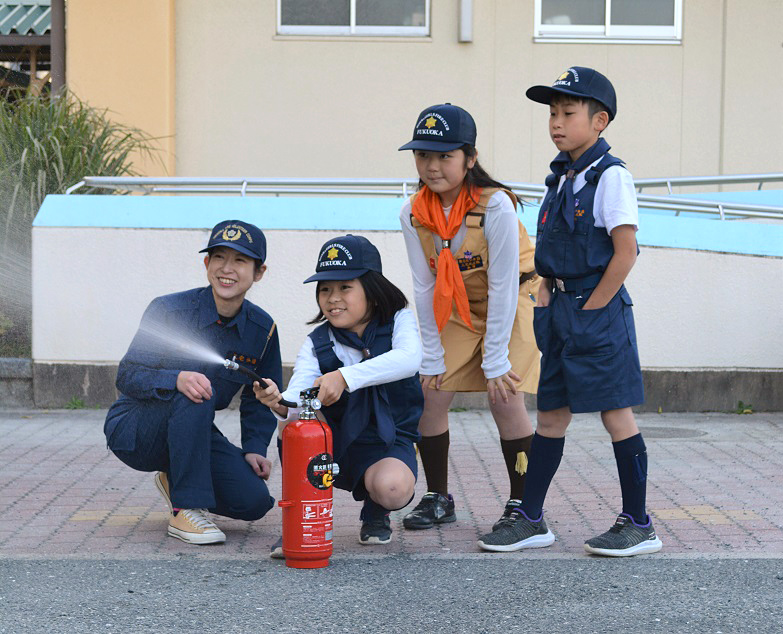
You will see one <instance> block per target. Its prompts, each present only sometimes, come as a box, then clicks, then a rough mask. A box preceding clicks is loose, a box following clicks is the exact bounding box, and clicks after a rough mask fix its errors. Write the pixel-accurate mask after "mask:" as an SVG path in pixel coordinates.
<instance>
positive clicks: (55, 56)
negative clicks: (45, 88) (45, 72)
mask: <svg viewBox="0 0 783 634" xmlns="http://www.w3.org/2000/svg"><path fill="white" fill-rule="evenodd" d="M51 42H52V44H51V56H52V57H51V59H52V94H54V95H57V94H59V93H60V92H62V90H63V89H64V88H65V0H52V31H51Z"/></svg>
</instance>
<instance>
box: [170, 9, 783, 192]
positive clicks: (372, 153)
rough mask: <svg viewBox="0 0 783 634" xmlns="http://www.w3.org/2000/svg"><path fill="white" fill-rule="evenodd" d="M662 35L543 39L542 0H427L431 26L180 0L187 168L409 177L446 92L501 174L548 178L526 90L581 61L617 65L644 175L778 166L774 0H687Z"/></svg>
mask: <svg viewBox="0 0 783 634" xmlns="http://www.w3.org/2000/svg"><path fill="white" fill-rule="evenodd" d="M683 5H684V9H683V39H682V44H680V45H667V44H643V43H640V44H601V43H595V44H576V43H573V44H562V43H534V42H533V24H534V2H533V0H497V1H495V2H480V1H475V2H474V3H473V7H474V29H473V30H474V41H473V42H472V43H459V42H458V38H457V34H458V19H459V11H458V6H459V3H457V2H454V0H432V19H431V23H432V31H431V37H430V38H422V39H414V38H368V37H365V38H349V37H328V38H324V37H312V36H308V37H303V36H299V37H296V36H277V35H276V34H275V24H276V3H275V2H272V1H271V0H270V1H268V2H257V1H256V0H235V1H234V2H232V3H230V4H227V3H217V2H211V1H209V0H179V1H178V2H177V14H176V24H177V41H176V46H177V60H178V62H177V81H176V111H177V132H178V135H177V174H179V175H183V176H184V175H187V176H238V175H245V176H281V177H282V176H285V177H294V176H300V177H410V176H413V175H414V172H413V166H412V162H411V159H410V156H409V154H408V153H398V152H397V151H396V149H397V147H398V146H399V145H401V144H402V143H403V142H405V141H406V140H408V137H409V135H410V133H411V130H412V127H413V123H414V121H415V118H416V115H417V114H418V112H419V111H420V110H421V109H423V108H425V107H426V106H428V105H431V104H433V103H439V102H444V101H451V102H453V103H456V104H459V105H462V106H464V107H466V108H467V109H468V110H469V111H470V112H471V113H472V114H473V115H474V116H475V118H476V120H477V123H478V131H479V135H478V147H479V152H480V155H481V160H482V162H483V163H484V164H485V166H486V167H487V168H488V169H490V170H491V171H492V172H493V174H495V175H496V176H498V177H501V178H504V179H507V180H515V181H532V182H541V181H542V180H543V178H544V177H545V176H546V173H547V169H548V167H547V166H548V163H549V161H550V160H551V158H552V156H553V153H554V148H553V146H552V144H551V142H550V140H549V137H548V132H547V126H546V120H547V111H546V107H544V106H541V105H539V104H534V103H532V102H530V101H528V100H527V99H526V98H525V97H524V90H525V89H526V88H527V87H528V86H530V85H532V84H534V83H545V84H548V83H551V82H552V81H553V80H554V78H555V77H557V75H558V74H559V73H560V72H562V71H563V70H564V69H565V68H567V67H568V66H569V65H585V66H593V67H595V68H597V69H599V70H601V71H602V72H604V73H606V74H607V75H608V76H609V77H610V78H611V79H612V80H613V82H614V84H615V87H616V89H617V93H618V103H619V114H618V118H617V119H616V121H615V122H613V123H612V125H611V126H610V128H609V130H608V132H607V138H608V140H609V142H610V143H611V144H612V145H613V147H614V148H615V150H616V152H617V154H618V155H620V156H622V157H623V158H624V159H625V160H626V161H627V162H628V165H629V167H630V169H631V171H632V172H633V173H634V175H635V176H637V177H652V176H678V175H682V176H689V175H710V174H718V173H736V172H772V171H783V126H782V125H780V123H779V121H778V119H777V109H778V104H779V103H781V102H782V101H783V82H781V81H780V79H781V77H780V70H779V69H780V68H781V66H783V64H781V62H783V60H781V56H783V48H781V39H780V28H779V27H780V25H781V24H783V3H781V2H779V0H684V2H683Z"/></svg>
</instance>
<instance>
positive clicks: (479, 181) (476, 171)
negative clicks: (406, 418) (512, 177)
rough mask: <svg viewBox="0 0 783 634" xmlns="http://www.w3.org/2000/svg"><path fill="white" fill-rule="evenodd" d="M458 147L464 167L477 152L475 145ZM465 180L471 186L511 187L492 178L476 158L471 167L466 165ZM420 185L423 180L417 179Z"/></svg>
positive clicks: (420, 185) (422, 183) (420, 186)
mask: <svg viewBox="0 0 783 634" xmlns="http://www.w3.org/2000/svg"><path fill="white" fill-rule="evenodd" d="M459 149H460V150H462V151H463V152H464V153H465V167H467V164H468V161H469V160H470V159H472V158H473V157H474V156H476V154H477V153H478V152H477V151H476V147H475V146H473V145H468V144H466V145H463V146H462V147H461V148H459ZM465 182H466V183H467V184H468V185H470V186H472V187H482V188H483V187H497V188H498V189H508V190H509V191H510V190H511V188H510V187H508V186H507V185H504V184H503V183H501V182H500V181H496V180H495V179H494V178H492V177H491V176H490V175H489V173H488V172H487V170H485V169H484V168H483V167H482V166H481V163H479V162H478V160H476V162H475V163H473V167H468V173H467V174H465ZM422 187H424V181H423V180H421V179H419V189H421V188H422ZM477 202H478V201H477Z"/></svg>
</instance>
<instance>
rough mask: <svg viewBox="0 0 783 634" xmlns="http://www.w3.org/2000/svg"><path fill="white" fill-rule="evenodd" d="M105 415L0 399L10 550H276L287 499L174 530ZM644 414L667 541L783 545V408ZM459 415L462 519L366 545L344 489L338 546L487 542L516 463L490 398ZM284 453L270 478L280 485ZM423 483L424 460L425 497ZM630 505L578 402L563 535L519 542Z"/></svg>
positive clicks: (559, 491)
mask: <svg viewBox="0 0 783 634" xmlns="http://www.w3.org/2000/svg"><path fill="white" fill-rule="evenodd" d="M104 416H105V411H103V410H80V411H40V410H30V411H11V410H0V439H2V440H0V509H4V512H3V513H2V515H0V556H3V555H4V556H20V555H22V556H24V555H28V554H29V555H35V556H58V555H77V556H78V555H86V556H96V555H98V556H111V557H115V556H119V557H139V556H150V555H152V556H155V555H160V556H171V555H176V554H187V555H194V554H196V555H199V556H200V555H205V556H238V557H257V556H259V555H260V556H265V555H266V552H267V551H268V547H269V544H271V543H272V542H273V541H274V540H275V539H276V538H277V536H278V535H279V533H280V510H279V508H275V509H274V510H273V511H272V512H270V513H269V515H267V516H266V517H264V518H263V519H261V520H259V521H257V522H252V523H247V522H241V521H237V520H230V519H226V518H217V522H218V525H219V526H220V527H221V528H222V529H223V530H224V532H225V533H226V535H227V536H228V541H227V543H226V544H224V545H220V546H209V547H201V548H199V547H196V546H191V545H187V544H183V543H182V542H180V541H178V540H175V539H171V538H168V537H167V536H166V518H167V514H166V512H165V510H166V509H165V506H164V503H163V501H162V500H161V498H160V497H159V495H158V493H157V491H156V489H155V487H154V485H153V483H152V475H151V474H147V473H138V472H135V471H132V470H131V469H129V468H128V467H126V466H124V465H123V464H122V463H120V462H119V460H117V459H116V458H115V457H114V456H113V455H111V454H110V453H109V452H108V451H107V450H106V447H105V441H104V439H103V435H102V431H101V430H102V426H103V418H104ZM638 420H639V424H640V427H641V428H642V431H643V433H644V435H645V439H646V442H647V446H648V453H649V455H650V486H649V490H648V506H649V508H650V509H651V511H650V512H651V514H652V515H653V517H654V520H655V525H656V529H657V530H658V533H659V535H660V536H661V539H662V540H663V542H664V551H663V554H664V555H673V556H678V557H683V556H685V557H689V556H690V557H693V556H697V557H698V556H719V557H720V556H724V557H737V556H743V555H746V556H756V557H758V556H782V555H783V433H782V432H783V414H753V415H750V416H735V415H729V414H662V415H656V414H645V415H640V416H639V418H638ZM451 421H452V422H451V429H452V433H451V438H452V445H451V447H452V450H451V474H450V477H451V489H452V492H453V494H454V496H455V498H456V501H457V509H458V513H457V515H458V521H457V522H456V523H454V524H450V525H448V526H446V527H444V528H436V529H432V530H428V531H421V532H408V531H404V530H402V515H403V513H404V512H396V513H394V514H393V526H394V537H393V540H392V543H391V544H390V545H389V546H386V547H378V546H375V547H365V546H361V545H360V544H359V543H358V539H357V537H358V530H359V520H358V514H359V508H360V506H359V504H358V503H357V502H354V501H353V499H352V498H351V497H350V495H349V494H347V493H346V492H343V491H337V492H336V496H335V540H334V549H335V555H336V556H338V557H339V556H354V555H358V556H371V557H372V556H386V555H389V554H394V553H406V554H417V555H436V556H437V555H440V556H453V555H455V554H457V555H461V554H465V553H478V552H480V551H479V550H478V548H477V546H476V538H477V537H478V536H479V535H480V534H482V533H483V532H485V531H486V530H487V528H488V527H489V526H490V525H491V524H492V523H493V522H494V521H495V520H496V519H497V517H498V516H499V515H500V512H501V510H502V506H503V504H504V502H505V499H506V497H507V493H508V492H507V486H508V485H507V478H506V475H505V467H504V465H503V461H502V457H501V454H500V448H499V443H498V438H497V432H496V430H495V426H494V423H493V422H492V419H491V417H490V416H489V413H488V412H486V411H480V410H472V411H466V412H459V413H453V414H452V418H451ZM218 424H219V426H220V427H221V429H223V430H224V432H225V433H226V435H227V436H228V437H229V438H231V439H232V440H234V441H235V442H236V439H237V437H238V433H239V429H238V428H239V425H238V413H237V412H236V411H225V412H221V413H220V417H219V420H218ZM275 453H276V452H275ZM274 458H275V461H276V455H275V456H274ZM275 466H276V470H275V472H274V475H273V479H272V481H271V485H270V486H271V488H272V491H273V493H274V494H275V497H279V492H280V480H279V469H278V468H277V466H278V465H275ZM424 491H425V486H424V481H423V474H422V478H421V479H420V482H419V484H418V486H417V493H416V498H417V499H418V497H419V496H420V495H421V494H423V493H424ZM619 505H620V501H619V485H618V484H617V474H616V470H615V463H614V458H613V454H612V449H611V446H610V443H609V439H608V435H607V434H606V433H605V432H604V431H603V428H602V427H601V424H600V420H599V418H598V417H597V416H594V415H579V416H577V417H576V418H575V421H574V423H573V424H572V426H571V430H570V432H569V436H568V438H567V441H566V448H565V455H564V458H563V462H562V465H561V467H560V470H559V471H558V474H557V475H556V477H555V480H554V483H553V486H552V488H551V490H550V494H549V497H548V499H547V505H546V511H547V519H548V523H549V525H550V527H551V528H552V530H553V531H554V532H555V534H556V535H557V538H558V541H557V542H556V543H555V544H554V546H552V547H551V548H547V549H541V550H538V551H527V552H524V553H520V554H517V555H512V556H517V557H564V556H566V557H568V556H586V555H584V551H583V549H582V543H583V542H584V540H585V539H586V538H588V537H592V536H593V535H595V534H598V533H600V532H603V531H604V530H606V529H607V528H609V526H610V525H611V524H612V522H613V520H614V517H615V515H616V513H617V512H618V510H619ZM409 508H410V507H409ZM481 556H482V557H497V556H503V555H495V554H491V553H484V554H482V555H481Z"/></svg>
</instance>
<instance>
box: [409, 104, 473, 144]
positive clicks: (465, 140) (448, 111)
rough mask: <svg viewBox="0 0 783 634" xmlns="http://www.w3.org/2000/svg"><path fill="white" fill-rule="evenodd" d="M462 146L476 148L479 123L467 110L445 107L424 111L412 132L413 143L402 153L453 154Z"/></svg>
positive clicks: (450, 106) (410, 142) (438, 106)
mask: <svg viewBox="0 0 783 634" xmlns="http://www.w3.org/2000/svg"><path fill="white" fill-rule="evenodd" d="M463 145H473V146H475V145H476V122H475V121H474V120H473V117H471V116H470V113H469V112H468V111H467V110H465V109H463V108H460V107H459V106H454V105H452V104H450V103H444V104H439V105H437V106H430V107H429V108H427V109H426V110H422V112H421V114H420V115H419V118H418V119H417V120H416V126H415V127H414V128H413V140H411V141H409V142H408V143H406V144H405V145H403V146H402V147H401V148H400V150H426V151H430V152H450V151H451V150H457V149H459V148H461V147H462V146H463Z"/></svg>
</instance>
